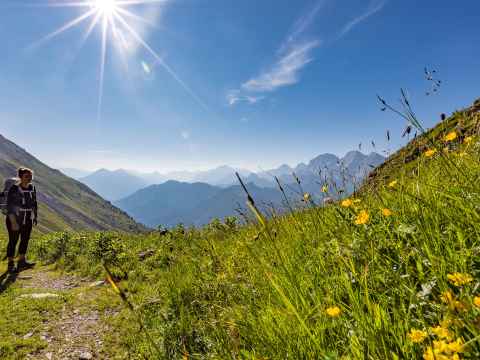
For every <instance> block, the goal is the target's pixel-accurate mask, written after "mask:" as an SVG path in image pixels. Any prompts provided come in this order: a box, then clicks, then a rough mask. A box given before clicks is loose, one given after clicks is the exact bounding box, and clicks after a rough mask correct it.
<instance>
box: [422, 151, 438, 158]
mask: <svg viewBox="0 0 480 360" xmlns="http://www.w3.org/2000/svg"><path fill="white" fill-rule="evenodd" d="M436 152H437V149H429V150H427V151H425V152H424V154H425V156H426V157H432V156H433V155H435V153H436Z"/></svg>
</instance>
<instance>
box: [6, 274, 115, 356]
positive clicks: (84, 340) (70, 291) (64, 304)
mask: <svg viewBox="0 0 480 360" xmlns="http://www.w3.org/2000/svg"><path fill="white" fill-rule="evenodd" d="M107 291H108V287H107V285H106V284H105V282H104V281H95V280H92V279H90V278H82V277H79V276H75V275H70V274H65V273H63V274H62V273H60V272H58V271H56V270H54V269H53V268H52V267H51V266H39V265H37V266H36V267H35V268H34V269H30V270H25V271H22V272H20V273H18V274H13V275H12V274H4V275H3V279H2V281H0V300H3V301H4V305H7V303H6V302H5V300H6V299H5V298H4V299H1V297H7V296H8V297H9V299H8V300H10V302H13V304H11V308H12V309H16V310H15V311H16V313H17V315H18V316H17V317H16V316H15V314H12V315H10V316H11V318H10V322H11V321H12V320H13V321H16V320H17V321H22V319H23V318H25V319H26V323H23V324H22V327H21V328H22V329H17V328H15V331H16V334H15V335H16V338H20V339H19V342H20V343H22V342H24V343H26V344H32V345H31V346H27V348H26V349H23V350H24V353H23V355H22V356H23V357H18V356H19V355H20V354H19V353H16V354H15V355H14V356H13V357H12V358H26V359H50V360H52V359H84V360H87V359H101V358H105V357H108V355H107V354H105V352H104V350H103V344H104V336H105V335H107V334H108V333H110V332H111V330H112V329H111V328H110V326H109V325H108V320H109V319H111V318H112V317H115V316H117V315H118V311H119V310H118V306H115V305H112V304H109V303H108V298H106V295H107V296H110V297H111V294H110V295H108V293H107ZM106 299H107V300H106ZM19 311H20V312H19ZM7 320H8V319H7ZM7 340H8V339H7ZM15 345H16V346H18V344H15ZM27 349H28V351H27ZM0 354H2V349H1V347H0Z"/></svg>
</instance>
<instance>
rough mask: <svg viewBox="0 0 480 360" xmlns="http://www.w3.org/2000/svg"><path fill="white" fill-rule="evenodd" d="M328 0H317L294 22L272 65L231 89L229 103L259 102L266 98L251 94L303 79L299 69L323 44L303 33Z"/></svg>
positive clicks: (271, 89) (264, 91) (310, 59)
mask: <svg viewBox="0 0 480 360" xmlns="http://www.w3.org/2000/svg"><path fill="white" fill-rule="evenodd" d="M326 1H327V0H318V1H317V2H316V3H315V5H314V6H313V8H310V9H309V11H308V12H307V13H305V14H304V15H303V16H301V17H299V18H298V19H297V21H295V23H294V24H293V25H292V28H291V29H290V31H289V33H288V35H287V37H286V39H285V41H284V42H283V43H282V44H281V45H280V47H279V48H278V50H277V51H276V60H275V61H274V62H273V64H271V65H270V66H268V67H267V68H265V69H264V70H263V71H261V72H260V73H259V74H258V75H257V76H255V77H253V78H251V79H249V80H247V81H246V82H244V83H243V84H242V85H241V86H240V89H235V90H230V91H229V92H228V93H227V102H228V104H229V105H231V106H232V105H235V104H237V103H239V102H245V103H247V104H256V103H258V102H259V101H261V100H263V99H264V98H265V97H264V96H258V95H252V93H257V94H258V93H267V92H273V91H275V90H277V89H278V88H280V87H284V86H290V85H293V84H296V83H297V82H299V81H300V71H301V70H302V69H303V68H304V67H305V66H307V65H308V64H309V63H310V62H311V61H312V60H313V56H312V52H313V50H314V49H315V48H317V47H319V46H320V45H321V43H322V42H321V41H320V40H318V39H313V40H312V39H310V40H305V36H304V35H305V32H306V31H307V30H308V29H309V28H310V26H311V25H312V24H313V22H314V20H315V18H316V17H317V15H318V13H319V12H320V9H321V8H322V7H323V5H324V4H325V2H326Z"/></svg>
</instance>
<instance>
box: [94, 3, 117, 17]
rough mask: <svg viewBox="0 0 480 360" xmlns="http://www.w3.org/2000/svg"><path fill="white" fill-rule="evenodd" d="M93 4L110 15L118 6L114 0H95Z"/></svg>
mask: <svg viewBox="0 0 480 360" xmlns="http://www.w3.org/2000/svg"><path fill="white" fill-rule="evenodd" d="M93 6H94V7H95V8H96V9H97V10H98V11H99V12H101V13H103V14H105V15H112V14H113V13H114V12H115V11H116V10H117V8H118V4H117V1H116V0H95V1H94V5H93Z"/></svg>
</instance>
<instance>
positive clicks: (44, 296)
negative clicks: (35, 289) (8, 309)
mask: <svg viewBox="0 0 480 360" xmlns="http://www.w3.org/2000/svg"><path fill="white" fill-rule="evenodd" d="M20 297H21V298H29V299H47V298H58V297H60V295H58V294H52V293H38V294H23V295H20Z"/></svg>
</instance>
